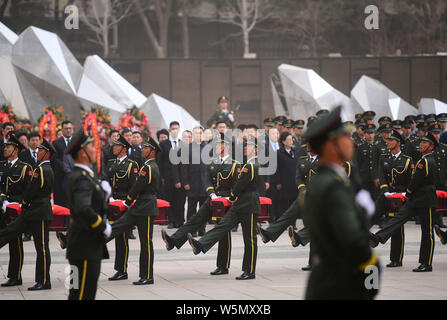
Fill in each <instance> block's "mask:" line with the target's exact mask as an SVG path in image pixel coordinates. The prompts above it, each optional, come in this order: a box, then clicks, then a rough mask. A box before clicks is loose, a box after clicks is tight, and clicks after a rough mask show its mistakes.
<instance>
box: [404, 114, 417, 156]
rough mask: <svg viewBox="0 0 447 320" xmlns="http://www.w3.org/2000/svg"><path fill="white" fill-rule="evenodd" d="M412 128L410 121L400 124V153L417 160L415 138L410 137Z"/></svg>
mask: <svg viewBox="0 0 447 320" xmlns="http://www.w3.org/2000/svg"><path fill="white" fill-rule="evenodd" d="M412 128H413V122H412V121H411V120H410V119H407V120H405V121H404V122H403V123H402V139H403V141H404V142H403V145H401V149H402V152H403V153H404V154H406V155H407V156H410V157H411V158H412V159H413V157H415V158H417V157H418V155H417V150H416V148H415V139H416V138H415V137H413V136H411V133H412Z"/></svg>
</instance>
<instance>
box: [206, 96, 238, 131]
mask: <svg viewBox="0 0 447 320" xmlns="http://www.w3.org/2000/svg"><path fill="white" fill-rule="evenodd" d="M229 102H230V100H229V99H228V98H227V97H226V96H222V97H219V99H218V100H217V104H218V105H219V110H217V111H216V112H214V113H213V115H212V116H211V118H210V119H209V120H208V122H207V123H206V125H207V126H208V127H209V128H212V129H214V128H215V127H216V123H217V122H218V121H225V122H226V123H227V124H228V125H229V126H230V128H234V124H235V119H234V112H232V111H231V112H230V110H228V103H229Z"/></svg>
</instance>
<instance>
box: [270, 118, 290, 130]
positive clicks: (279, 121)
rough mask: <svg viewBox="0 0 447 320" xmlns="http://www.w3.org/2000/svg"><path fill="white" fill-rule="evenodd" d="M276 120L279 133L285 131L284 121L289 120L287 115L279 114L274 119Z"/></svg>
mask: <svg viewBox="0 0 447 320" xmlns="http://www.w3.org/2000/svg"><path fill="white" fill-rule="evenodd" d="M273 121H274V122H275V127H276V129H278V131H279V134H281V133H283V132H284V123H285V122H286V121H287V118H286V117H285V116H278V117H276V118H275V119H273Z"/></svg>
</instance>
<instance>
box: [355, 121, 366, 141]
mask: <svg viewBox="0 0 447 320" xmlns="http://www.w3.org/2000/svg"><path fill="white" fill-rule="evenodd" d="M365 127H366V122H365V120H363V119H362V118H360V119H358V120H356V121H355V129H356V131H355V132H354V133H353V134H352V139H353V140H354V144H355V146H356V147H357V146H359V145H360V144H362V142H363V140H364V139H365V132H364V131H363V130H365Z"/></svg>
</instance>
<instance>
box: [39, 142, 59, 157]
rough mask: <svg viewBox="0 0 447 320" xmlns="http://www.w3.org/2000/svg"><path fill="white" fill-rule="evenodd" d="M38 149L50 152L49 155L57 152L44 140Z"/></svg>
mask: <svg viewBox="0 0 447 320" xmlns="http://www.w3.org/2000/svg"><path fill="white" fill-rule="evenodd" d="M37 148H38V149H44V150H46V151H48V152H50V154H51V155H53V154H56V153H57V151H56V149H54V147H53V145H52V144H51V143H49V142H48V141H47V140H46V139H42V143H41V144H40V146H38V147H37Z"/></svg>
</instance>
